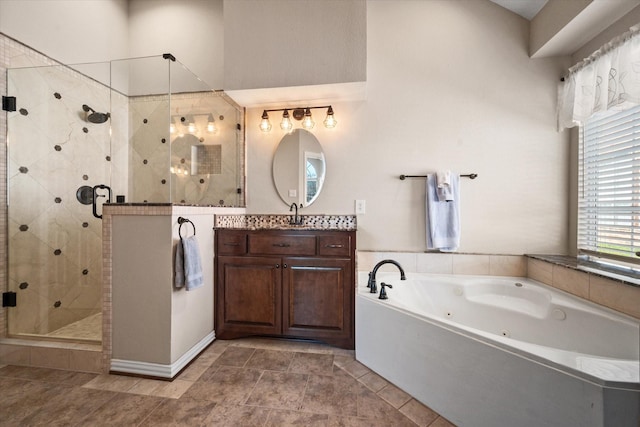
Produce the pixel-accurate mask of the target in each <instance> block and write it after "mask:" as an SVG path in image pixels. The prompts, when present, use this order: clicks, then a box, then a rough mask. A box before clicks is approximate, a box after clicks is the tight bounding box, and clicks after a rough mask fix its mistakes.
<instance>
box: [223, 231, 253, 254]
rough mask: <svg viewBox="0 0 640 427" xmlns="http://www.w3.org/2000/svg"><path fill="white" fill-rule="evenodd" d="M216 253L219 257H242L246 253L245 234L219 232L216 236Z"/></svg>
mask: <svg viewBox="0 0 640 427" xmlns="http://www.w3.org/2000/svg"><path fill="white" fill-rule="evenodd" d="M217 242H218V243H217V248H216V253H217V254H219V255H244V254H246V253H247V233H246V232H236V231H226V230H225V231H221V232H218V236H217Z"/></svg>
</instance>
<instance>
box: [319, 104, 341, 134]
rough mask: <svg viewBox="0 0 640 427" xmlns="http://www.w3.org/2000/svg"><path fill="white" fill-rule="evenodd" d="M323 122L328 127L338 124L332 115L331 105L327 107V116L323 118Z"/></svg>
mask: <svg viewBox="0 0 640 427" xmlns="http://www.w3.org/2000/svg"><path fill="white" fill-rule="evenodd" d="M323 123H324V126H325V127H327V128H329V129H331V128H334V127H336V125H337V124H338V121H337V120H336V118H335V117H333V108H332V107H331V106H329V109H328V110H327V118H326V119H324V122H323Z"/></svg>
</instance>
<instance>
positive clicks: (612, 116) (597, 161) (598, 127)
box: [578, 106, 640, 267]
mask: <svg viewBox="0 0 640 427" xmlns="http://www.w3.org/2000/svg"><path fill="white" fill-rule="evenodd" d="M579 162H580V166H579V181H578V190H579V197H578V249H579V250H580V252H581V253H585V254H589V255H595V256H598V257H602V258H609V259H615V260H617V261H623V262H629V263H634V264H640V106H638V107H634V108H631V109H628V110H625V111H622V112H609V113H607V114H600V115H594V116H592V117H591V118H590V119H588V120H587V121H586V122H585V123H584V125H583V126H581V128H580V152H579ZM636 267H637V265H636Z"/></svg>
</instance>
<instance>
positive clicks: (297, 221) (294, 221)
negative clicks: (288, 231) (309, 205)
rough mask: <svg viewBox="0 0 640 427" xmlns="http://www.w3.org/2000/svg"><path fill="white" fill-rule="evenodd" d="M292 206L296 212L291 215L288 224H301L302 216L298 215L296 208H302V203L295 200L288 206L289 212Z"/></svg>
mask: <svg viewBox="0 0 640 427" xmlns="http://www.w3.org/2000/svg"><path fill="white" fill-rule="evenodd" d="M293 208H295V209H296V214H295V215H294V216H293V218H291V221H289V224H290V225H302V217H300V216H298V208H300V209H302V203H300V205H297V204H296V203H295V202H294V203H291V206H289V212H291V211H293Z"/></svg>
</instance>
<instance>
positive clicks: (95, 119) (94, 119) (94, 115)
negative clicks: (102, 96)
mask: <svg viewBox="0 0 640 427" xmlns="http://www.w3.org/2000/svg"><path fill="white" fill-rule="evenodd" d="M82 109H83V110H84V111H85V112H87V113H88V112H91V113H90V114H88V115H87V120H88V121H90V122H91V123H98V124H99V123H104V122H106V121H107V120H109V117H111V113H98V112H96V110H94V109H93V108H91V107H89V106H88V105H87V104H83V105H82Z"/></svg>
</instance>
